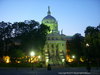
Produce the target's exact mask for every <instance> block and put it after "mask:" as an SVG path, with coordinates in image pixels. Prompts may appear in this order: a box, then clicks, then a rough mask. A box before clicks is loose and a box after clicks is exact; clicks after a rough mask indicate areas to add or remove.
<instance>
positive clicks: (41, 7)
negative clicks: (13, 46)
mask: <svg viewBox="0 0 100 75" xmlns="http://www.w3.org/2000/svg"><path fill="white" fill-rule="evenodd" d="M48 6H50V10H51V15H52V16H54V17H55V18H56V20H57V21H58V24H59V25H58V27H59V30H62V29H63V33H64V34H66V35H74V34H75V33H81V34H82V35H84V30H85V29H86V27H87V26H95V27H96V26H98V25H99V24H100V0H0V22H1V21H5V22H11V23H13V22H19V21H24V20H35V21H38V22H39V23H41V21H42V19H43V18H44V17H45V16H46V15H47V11H48Z"/></svg>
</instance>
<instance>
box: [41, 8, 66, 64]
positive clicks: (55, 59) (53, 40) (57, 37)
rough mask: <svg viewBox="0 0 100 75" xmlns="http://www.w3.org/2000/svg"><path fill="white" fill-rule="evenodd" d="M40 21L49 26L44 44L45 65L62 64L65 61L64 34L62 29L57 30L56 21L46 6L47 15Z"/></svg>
mask: <svg viewBox="0 0 100 75" xmlns="http://www.w3.org/2000/svg"><path fill="white" fill-rule="evenodd" d="M42 23H43V24H44V25H47V26H49V27H50V32H48V35H47V41H46V44H45V46H44V60H45V63H46V65H47V64H51V65H63V64H64V63H65V61H66V49H67V47H66V41H67V40H66V36H65V35H64V34H63V31H61V32H60V31H58V22H57V20H56V19H55V18H54V17H53V16H52V15H51V11H50V7H48V12H47V16H46V17H44V18H43V20H42Z"/></svg>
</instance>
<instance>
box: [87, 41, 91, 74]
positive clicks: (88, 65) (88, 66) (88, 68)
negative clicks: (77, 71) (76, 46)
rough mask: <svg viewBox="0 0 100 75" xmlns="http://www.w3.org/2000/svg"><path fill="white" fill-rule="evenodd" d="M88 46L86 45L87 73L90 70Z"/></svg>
mask: <svg viewBox="0 0 100 75" xmlns="http://www.w3.org/2000/svg"><path fill="white" fill-rule="evenodd" d="M89 46H90V45H89V44H88V43H86V47H87V70H88V72H90V70H91V66H90V56H89Z"/></svg>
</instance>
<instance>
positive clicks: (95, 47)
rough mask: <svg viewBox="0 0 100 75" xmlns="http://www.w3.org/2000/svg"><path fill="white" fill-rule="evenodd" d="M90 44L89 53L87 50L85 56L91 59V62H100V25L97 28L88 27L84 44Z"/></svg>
mask: <svg viewBox="0 0 100 75" xmlns="http://www.w3.org/2000/svg"><path fill="white" fill-rule="evenodd" d="M86 43H88V44H89V47H88V52H87V48H86V49H85V55H87V56H88V57H89V60H90V61H94V62H95V61H97V60H99V61H97V62H100V54H99V53H100V25H99V26H97V27H92V26H88V27H87V28H86V30H85V39H84V44H86Z"/></svg>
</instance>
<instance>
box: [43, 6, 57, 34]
mask: <svg viewBox="0 0 100 75" xmlns="http://www.w3.org/2000/svg"><path fill="white" fill-rule="evenodd" d="M42 23H43V24H44V25H47V26H49V27H50V32H49V33H52V32H58V23H57V21H56V19H55V18H54V17H53V16H51V12H50V7H48V13H47V16H46V17H44V18H43V20H42Z"/></svg>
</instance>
